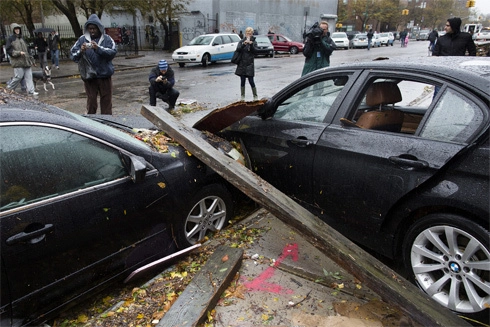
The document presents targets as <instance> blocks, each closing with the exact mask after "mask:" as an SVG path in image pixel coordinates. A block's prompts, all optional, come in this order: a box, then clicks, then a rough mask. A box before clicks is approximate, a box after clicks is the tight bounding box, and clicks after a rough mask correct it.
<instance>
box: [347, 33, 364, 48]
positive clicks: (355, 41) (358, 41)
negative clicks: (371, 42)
mask: <svg viewBox="0 0 490 327" xmlns="http://www.w3.org/2000/svg"><path fill="white" fill-rule="evenodd" d="M349 45H350V47H351V48H352V49H356V48H367V46H368V39H367V35H366V34H365V33H363V34H356V35H354V37H353V38H352V40H350V42H349Z"/></svg>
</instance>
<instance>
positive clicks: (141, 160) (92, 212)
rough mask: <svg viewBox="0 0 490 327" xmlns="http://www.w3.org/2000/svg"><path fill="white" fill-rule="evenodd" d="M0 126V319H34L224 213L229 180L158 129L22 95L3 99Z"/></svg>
mask: <svg viewBox="0 0 490 327" xmlns="http://www.w3.org/2000/svg"><path fill="white" fill-rule="evenodd" d="M102 117H111V116H102ZM114 126H116V128H115V127H114ZM123 131H126V132H123ZM0 133H1V135H3V136H7V135H8V137H2V139H1V141H0V152H1V153H2V155H1V156H0V170H1V176H2V178H1V180H0V185H1V187H0V192H1V197H0V220H1V230H0V233H1V237H0V240H1V248H0V250H1V258H2V265H1V308H0V325H1V326H24V325H25V324H29V325H31V324H33V325H34V324H36V325H39V324H41V322H42V321H44V320H46V319H49V318H50V316H52V315H53V314H55V313H58V312H59V310H61V309H62V308H64V307H66V306H68V305H69V304H72V303H76V302H77V301H82V300H83V299H84V297H87V296H88V295H92V294H93V293H94V292H95V291H98V290H100V289H101V288H103V287H105V286H108V285H109V284H110V283H112V282H113V281H117V280H122V279H124V278H126V277H127V276H128V275H130V273H131V272H133V271H134V270H136V269H137V268H139V267H141V266H143V265H146V264H148V263H150V262H153V261H155V260H157V259H160V258H162V257H164V256H166V255H169V254H172V253H174V252H175V251H176V249H177V247H176V245H177V244H179V246H180V247H181V248H184V247H187V246H189V245H190V244H194V243H196V242H197V241H198V240H200V239H202V238H203V237H204V235H205V233H206V231H208V230H216V229H220V228H221V227H222V226H223V225H224V224H225V223H226V222H227V221H228V220H229V219H230V218H231V210H232V206H233V203H232V199H231V193H230V190H231V189H230V188H228V186H227V184H226V183H225V182H224V181H223V180H222V179H221V178H218V175H217V174H216V173H214V172H213V171H212V170H211V169H209V168H208V167H207V166H205V165H203V163H202V162H200V161H198V160H197V159H196V158H195V157H193V156H189V155H188V154H187V153H186V150H185V149H184V148H182V147H180V146H178V145H177V144H173V143H172V142H171V140H170V139H168V138H166V137H165V136H164V135H163V134H162V133H157V131H141V130H134V129H133V128H131V127H127V126H124V125H120V124H119V125H117V124H114V123H113V122H111V121H108V120H106V119H105V118H95V117H92V118H90V117H82V116H79V115H76V114H73V113H70V112H67V111H64V110H61V109H58V108H55V107H51V106H47V105H38V106H35V105H33V104H32V103H30V104H28V105H26V104H24V105H23V106H22V107H19V106H16V105H7V104H2V107H1V108H0Z"/></svg>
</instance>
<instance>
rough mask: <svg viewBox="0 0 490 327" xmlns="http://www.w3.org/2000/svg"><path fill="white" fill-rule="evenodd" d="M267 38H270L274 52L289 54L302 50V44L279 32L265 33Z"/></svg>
mask: <svg viewBox="0 0 490 327" xmlns="http://www.w3.org/2000/svg"><path fill="white" fill-rule="evenodd" d="M267 37H268V38H269V40H271V43H272V45H273V46H274V51H275V52H289V53H290V54H297V53H298V52H303V48H304V46H305V45H304V44H303V43H301V42H296V41H293V40H291V39H290V38H288V37H287V36H284V35H281V34H267Z"/></svg>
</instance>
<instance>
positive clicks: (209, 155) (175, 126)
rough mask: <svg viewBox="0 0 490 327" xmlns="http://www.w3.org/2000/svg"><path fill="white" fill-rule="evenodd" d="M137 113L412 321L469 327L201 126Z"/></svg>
mask: <svg viewBox="0 0 490 327" xmlns="http://www.w3.org/2000/svg"><path fill="white" fill-rule="evenodd" d="M141 114H142V115H143V116H144V117H146V118H147V119H148V120H150V121H151V122H152V123H153V124H154V125H155V126H157V127H158V128H160V129H162V130H163V131H165V132H166V133H167V134H169V135H170V136H171V137H173V138H174V139H175V140H176V141H177V142H179V143H180V144H181V145H182V146H183V147H184V148H186V149H187V150H188V151H189V152H191V153H192V154H193V155H194V156H196V157H197V158H198V159H199V160H201V161H202V162H204V163H205V164H206V165H208V166H209V167H211V168H212V169H213V170H214V171H216V172H217V173H218V174H220V175H221V176H223V177H224V178H225V179H226V180H227V181H228V182H230V183H231V184H232V185H234V186H235V187H236V188H238V189H240V190H241V191H242V192H243V193H245V194H246V195H247V196H249V197H250V198H251V199H253V200H254V201H256V202H257V203H259V204H260V205H262V206H264V207H265V208H266V209H267V210H269V211H270V212H271V213H272V214H273V215H275V216H276V217H277V218H278V219H280V220H282V221H283V222H284V223H286V224H288V225H290V226H292V227H293V228H295V229H296V230H297V231H298V233H299V234H301V235H303V236H304V237H305V239H306V240H308V241H309V242H310V243H311V244H313V245H314V246H315V247H317V248H318V249H320V250H321V251H323V252H324V253H325V254H326V255H327V256H328V257H329V258H330V259H332V260H333V261H335V262H336V263H337V264H338V265H339V266H341V267H343V268H344V269H346V270H347V271H348V272H349V273H350V274H352V275H353V276H355V277H356V278H358V279H359V280H360V281H362V282H363V283H365V284H366V285H367V286H368V287H369V288H371V289H372V290H373V291H375V292H376V293H377V294H378V295H379V296H381V298H382V299H383V300H384V301H385V302H387V303H389V304H393V305H396V306H398V307H399V309H400V310H401V311H403V312H404V313H405V314H406V315H407V316H409V317H410V318H411V319H413V320H414V321H415V322H417V323H419V324H421V325H423V326H470V325H469V324H468V323H467V322H466V321H464V320H462V319H460V318H459V317H458V316H457V315H456V314H455V313H453V312H451V311H449V310H448V309H446V308H444V307H442V306H441V305H439V304H437V303H436V302H435V301H433V300H432V299H431V298H430V297H428V296H427V295H426V294H425V293H423V292H422V291H421V290H419V289H418V288H417V287H416V286H415V285H413V284H412V283H410V282H408V281H407V280H405V279H404V278H403V277H401V276H400V275H399V274H397V273H396V272H395V271H393V270H392V269H390V268H389V267H387V266H385V265H384V264H383V263H382V262H380V261H379V260H377V259H376V258H374V257H373V256H371V255H370V254H369V253H367V252H365V251H364V250H362V249H361V248H360V247H359V246H357V245H356V244H354V243H352V242H351V241H350V240H348V239H347V238H346V237H345V236H343V235H342V234H340V233H339V232H337V231H336V230H334V229H333V228H331V227H330V226H329V225H327V224H326V223H324V222H323V221H322V220H320V219H319V218H318V217H316V216H314V215H313V214H312V213H310V212H309V211H307V210H306V209H305V208H303V207H302V206H300V205H299V204H297V203H296V202H295V201H293V200H292V199H291V198H289V197H288V196H286V195H285V194H283V193H281V192H280V191H279V190H277V189H276V188H274V187H273V186H272V185H270V184H269V183H268V182H266V181H265V180H263V179H262V178H260V177H259V176H257V175H256V174H254V173H253V172H252V171H250V170H249V169H247V168H246V167H244V166H243V165H241V164H239V163H237V162H235V161H234V160H233V159H231V158H229V157H227V156H225V155H224V154H222V153H221V152H219V151H218V150H216V149H215V148H213V147H212V146H211V145H210V144H209V143H207V142H206V141H205V140H204V139H203V138H202V133H201V132H200V131H198V130H196V129H193V128H191V127H187V126H185V125H183V124H181V123H180V122H179V121H177V120H176V119H175V118H174V117H173V116H172V115H170V114H168V113H167V112H164V111H163V110H161V109H157V108H156V107H150V106H145V105H144V106H143V107H142V108H141Z"/></svg>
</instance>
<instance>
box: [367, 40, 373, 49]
mask: <svg viewBox="0 0 490 327" xmlns="http://www.w3.org/2000/svg"><path fill="white" fill-rule="evenodd" d="M371 42H372V41H371V39H368V50H369V49H371Z"/></svg>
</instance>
